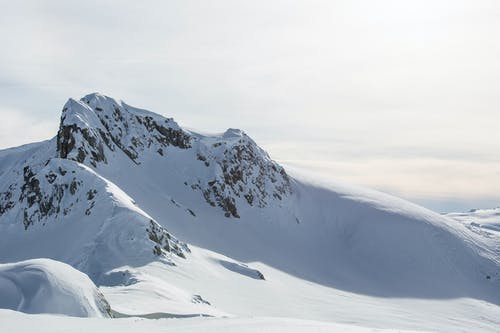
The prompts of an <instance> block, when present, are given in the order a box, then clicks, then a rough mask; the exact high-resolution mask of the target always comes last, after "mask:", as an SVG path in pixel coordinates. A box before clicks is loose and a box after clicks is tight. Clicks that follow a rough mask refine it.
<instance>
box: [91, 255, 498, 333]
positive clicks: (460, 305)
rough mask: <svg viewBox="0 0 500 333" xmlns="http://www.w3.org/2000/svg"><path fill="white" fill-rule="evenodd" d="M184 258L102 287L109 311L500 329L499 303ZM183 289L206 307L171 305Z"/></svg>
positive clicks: (211, 259)
mask: <svg viewBox="0 0 500 333" xmlns="http://www.w3.org/2000/svg"><path fill="white" fill-rule="evenodd" d="M190 258H191V259H190V260H192V261H191V262H192V263H193V264H190V263H188V262H180V263H178V265H177V266H176V267H173V268H166V267H165V266H163V265H161V264H158V263H152V264H149V265H147V266H145V267H141V268H140V269H138V274H137V277H138V280H139V281H138V282H137V283H134V284H131V285H128V286H116V287H101V290H102V292H103V293H104V295H105V296H106V299H107V300H108V301H109V302H110V304H111V306H112V308H113V309H114V310H115V311H118V312H120V313H127V314H131V315H146V317H147V318H162V317H166V318H169V317H172V316H176V315H177V316H183V315H186V314H191V315H196V314H203V315H224V316H230V317H236V318H239V317H248V316H251V317H266V316H272V317H286V318H296V319H304V320H318V321H325V322H336V323H344V324H354V325H356V326H362V327H372V328H380V329H388V328H392V329H406V330H426V331H437V332H457V331H466V332H467V331H474V332H495V331H497V330H498V327H500V319H499V318H500V308H499V307H498V306H496V305H494V304H490V303H487V302H485V301H480V300H474V299H470V298H457V299H444V300H443V299H414V298H384V297H374V296H367V295H360V294H355V293H351V292H346V291H342V290H338V289H334V288H330V287H326V286H322V285H320V284H316V283H312V282H309V281H306V280H302V279H299V278H297V277H294V276H292V275H290V274H287V273H284V272H281V271H279V270H276V269H274V268H272V267H269V266H267V265H264V264H262V263H248V264H247V266H248V267H249V268H250V269H253V270H257V271H259V272H261V273H262V275H263V276H264V277H265V280H262V279H256V278H254V277H253V276H248V275H247V274H245V273H243V272H237V271H234V270H231V269H228V268H227V267H226V266H227V265H226V264H225V263H227V262H232V263H234V264H238V263H237V262H236V261H234V260H233V259H230V258H227V257H225V256H222V255H220V254H216V253H214V252H211V251H207V250H204V249H200V248H196V247H192V254H191V256H190ZM126 269H127V270H130V269H131V268H126ZM139 272H140V273H139ZM174 286H175V287H174ZM186 290H191V291H192V292H193V293H196V294H198V295H200V296H201V298H203V300H205V301H207V302H209V303H210V304H211V306H210V307H209V306H206V305H205V304H193V305H191V306H189V307H185V306H183V305H182V304H180V303H178V302H176V301H175V300H176V299H177V300H179V299H182V298H181V297H180V295H181V294H182V291H186ZM184 304H186V303H184Z"/></svg>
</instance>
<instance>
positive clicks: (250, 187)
mask: <svg viewBox="0 0 500 333" xmlns="http://www.w3.org/2000/svg"><path fill="white" fill-rule="evenodd" d="M57 151H58V157H60V158H64V159H71V160H75V161H77V162H80V163H83V164H87V165H88V166H91V167H94V168H97V167H99V166H100V165H101V164H112V163H118V164H120V165H119V166H118V165H117V166H116V167H117V168H118V167H120V168H121V167H123V164H122V163H127V162H126V160H127V159H128V160H130V161H132V162H133V163H134V164H136V165H140V164H143V163H150V164H151V163H159V164H158V166H160V167H161V168H166V167H167V166H168V167H171V168H178V167H179V163H182V167H183V168H186V167H189V168H193V170H196V172H194V173H193V174H192V175H189V176H187V175H185V176H183V177H186V178H185V179H184V181H183V183H184V184H189V185H190V188H191V189H193V190H196V191H198V190H199V191H200V192H201V193H202V195H203V197H204V199H205V200H206V201H207V203H209V204H210V205H211V206H219V207H221V208H222V209H223V210H224V212H225V215H226V216H227V217H230V216H233V217H239V212H238V206H239V205H245V204H248V205H250V206H253V205H257V206H259V207H264V206H266V205H267V203H268V201H269V200H272V199H276V200H281V199H282V198H284V197H285V196H286V195H287V194H289V193H291V186H290V181H289V179H288V176H287V174H286V173H285V171H284V169H283V168H282V167H281V166H279V165H278V164H277V163H276V162H274V161H273V160H271V159H270V158H269V156H268V155H267V153H266V152H265V151H264V150H262V149H261V148H260V147H259V146H258V145H257V144H256V143H255V142H254V141H253V140H252V139H251V138H250V137H249V136H247V135H246V134H245V133H244V132H243V131H242V130H239V129H234V128H229V129H228V130H226V132H224V133H223V135H222V136H214V137H206V136H200V135H197V134H196V133H192V132H189V131H186V130H184V129H183V128H181V127H180V126H179V125H178V124H177V123H176V122H175V121H174V120H173V119H171V118H165V117H163V116H161V115H159V114H155V113H152V112H150V111H147V110H142V109H138V108H135V107H133V106H130V105H127V104H126V103H125V102H122V101H118V100H116V99H114V98H111V97H108V96H105V95H102V94H99V93H92V94H89V95H86V96H84V97H83V98H81V99H80V100H79V101H76V100H74V99H69V100H68V102H67V103H66V104H65V106H64V108H63V113H62V116H61V125H60V128H59V132H58V135H57ZM120 155H121V156H122V157H120ZM174 156H175V157H174ZM127 157H128V158H127ZM116 158H118V160H116ZM123 158H125V162H123V161H124V160H123ZM177 158H178V159H179V161H177V162H175V159H177ZM115 160H116V161H121V162H113V161H115ZM153 161H156V162H153ZM181 161H182V162H181Z"/></svg>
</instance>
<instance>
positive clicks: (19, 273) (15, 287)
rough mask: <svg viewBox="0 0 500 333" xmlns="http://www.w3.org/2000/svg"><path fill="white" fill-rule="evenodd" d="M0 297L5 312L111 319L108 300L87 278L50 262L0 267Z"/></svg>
mask: <svg viewBox="0 0 500 333" xmlns="http://www.w3.org/2000/svg"><path fill="white" fill-rule="evenodd" d="M0 295H1V297H0V308H3V309H12V310H16V311H21V312H26V313H57V314H63V315H67V316H75V317H109V316H110V308H109V305H108V303H107V301H106V300H105V299H104V296H103V295H102V294H101V293H100V292H99V291H98V289H97V288H96V286H95V285H94V284H93V283H92V281H91V280H90V279H89V278H88V276H86V275H85V274H83V273H81V272H79V271H77V270H76V269H74V268H72V267H71V266H69V265H66V264H63V263H61V262H57V261H54V260H49V259H32V260H27V261H22V262H18V263H15V264H0ZM2 324H3V322H2ZM2 329H3V330H4V329H5V327H4V326H3V325H2ZM11 332H14V331H13V330H12V331H11Z"/></svg>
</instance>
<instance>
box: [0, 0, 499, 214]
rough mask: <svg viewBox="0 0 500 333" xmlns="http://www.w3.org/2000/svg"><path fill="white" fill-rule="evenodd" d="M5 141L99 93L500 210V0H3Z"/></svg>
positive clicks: (39, 133)
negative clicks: (68, 104)
mask: <svg viewBox="0 0 500 333" xmlns="http://www.w3.org/2000/svg"><path fill="white" fill-rule="evenodd" d="M0 5H1V11H0V119H1V120H2V121H1V122H0V148H7V147H10V146H15V145H20V144H24V143H28V142H32V141H37V140H43V139H47V138H50V137H52V136H53V135H55V133H56V131H57V126H58V122H59V116H60V112H61V108H62V105H63V104H64V102H65V101H66V100H67V98H68V97H77V98H79V97H82V96H83V95H85V94H87V93H90V92H95V91H97V92H101V93H103V94H106V95H109V96H112V97H115V98H118V99H123V100H125V101H127V102H128V103H129V104H132V105H135V106H138V107H142V108H146V109H150V110H152V111H155V112H157V113H161V114H163V115H166V116H171V117H174V118H175V119H176V120H177V121H178V122H179V123H180V124H181V125H183V126H187V127H191V128H198V129H202V130H204V131H212V132H219V131H223V130H224V129H226V128H228V127H237V128H241V129H243V130H245V131H246V132H247V133H248V134H249V135H250V136H252V137H253V138H254V139H255V140H256V141H257V142H258V143H259V144H260V145H262V146H263V147H264V148H265V149H266V150H268V151H269V153H270V154H271V156H272V157H273V158H275V159H277V160H278V161H280V162H282V163H285V164H288V165H293V166H299V167H303V168H312V169H314V170H316V171H318V172H320V173H322V174H324V175H325V176H328V177H330V178H334V179H338V180H341V181H344V182H351V183H354V184H360V185H366V186H370V187H373V188H376V189H380V190H383V191H386V192H389V193H392V194H395V195H398V196H402V197H404V198H406V199H410V200H413V201H415V202H418V203H420V204H423V205H425V206H427V207H430V208H432V209H435V210H438V211H449V210H465V209H468V208H472V207H489V206H497V205H500V130H499V125H500V1H498V0H492V1H482V0H470V1H460V0H449V1H440V0H432V1H424V0H418V1H404V0H394V1H387V0H383V1H375V0H365V1H356V0H344V1H335V0H327V1H311V0H308V1H293V0H288V1H274V0H266V1H256V0H252V1H236V0H228V1H206V0H204V1H186V0H179V1H88V0H86V1H10V0H9V1H3V0H0Z"/></svg>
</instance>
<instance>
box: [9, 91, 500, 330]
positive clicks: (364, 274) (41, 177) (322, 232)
mask: <svg viewBox="0 0 500 333" xmlns="http://www.w3.org/2000/svg"><path fill="white" fill-rule="evenodd" d="M61 170H62V171H61ZM0 176H1V177H0V262H10V261H18V260H23V259H29V258H35V257H39V256H44V257H49V258H53V259H57V260H61V261H63V262H66V263H69V264H71V265H72V266H74V267H76V268H78V269H80V270H82V271H83V272H85V273H87V274H88V275H89V276H90V277H91V278H92V279H93V280H94V281H95V282H96V284H98V285H99V286H100V287H101V289H102V291H103V292H104V294H105V295H106V297H107V299H108V300H109V301H110V303H111V306H112V309H113V310H114V311H115V314H116V315H117V316H127V315H140V316H145V317H147V318H167V317H189V316H193V315H199V314H202V315H204V316H217V317H221V316H237V317H245V316H249V315H252V316H253V315H256V316H269V315H271V316H275V317H294V318H301V319H314V320H319V321H337V322H344V323H356V324H358V325H361V326H369V327H378V328H390V327H394V328H405V329H427V330H436V329H437V330H439V331H450V332H452V331H455V330H456V329H457V328H463V327H465V328H472V327H474V328H476V330H478V331H492V330H493V331H494V330H495V329H494V328H498V327H499V326H500V324H499V322H498V320H497V319H496V318H498V317H499V315H500V307H499V304H500V292H499V290H500V288H499V287H500V278H499V270H500V254H499V252H498V247H495V246H497V245H496V244H498V243H496V240H495V241H488V240H486V238H484V237H479V236H478V234H477V232H475V231H474V230H473V229H471V228H470V227H469V226H467V225H465V224H463V223H457V222H456V221H455V220H454V219H453V218H450V217H447V216H441V215H439V214H437V213H434V212H432V211H429V210H426V209H424V208H422V207H418V206H416V205H413V204H411V203H408V202H406V201H403V200H400V199H397V198H394V197H391V196H388V195H385V194H382V193H379V192H376V191H371V190H366V189H360V188H354V187H352V186H346V185H341V184H336V183H330V182H328V181H327V180H325V179H318V178H317V177H310V176H308V175H304V174H303V173H301V172H298V171H297V170H293V169H292V168H289V167H287V168H286V170H285V168H283V167H282V166H280V165H279V164H277V163H276V162H275V161H273V160H272V159H271V158H270V157H269V156H268V155H267V153H266V152H265V151H263V150H262V149H261V148H260V147H258V145H257V144H256V143H255V142H254V141H253V140H252V139H251V138H250V137H248V136H247V135H246V134H245V133H244V132H242V131H240V130H235V129H229V130H227V131H226V132H224V133H222V134H214V135H209V134H200V133H196V132H194V131H190V130H186V129H183V128H182V127H180V126H179V125H178V124H177V123H176V122H175V121H173V120H172V119H170V118H164V117H162V116H160V115H157V114H154V113H151V112H149V111H144V110H141V109H137V108H134V107H132V106H130V105H128V104H126V103H124V102H122V101H118V100H115V99H113V98H109V97H106V96H103V95H100V94H91V95H87V96H85V97H83V98H82V99H81V100H78V101H77V100H73V99H70V100H69V101H68V102H67V103H66V105H65V106H64V108H63V112H62V116H61V124H60V128H59V132H58V134H57V136H56V137H55V138H54V139H52V140H50V141H46V142H43V143H39V144H33V145H27V146H23V147H18V148H13V149H9V150H5V151H0ZM167 230H168V231H167ZM173 235H175V237H174V236H173ZM183 242H187V243H188V244H190V245H189V247H188V246H187V245H186V244H185V243H183ZM190 249H191V251H190ZM285 304H286V306H284V305H285ZM471 309H473V310H471ZM382 314H383V315H382ZM409 318H412V319H411V320H409Z"/></svg>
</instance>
